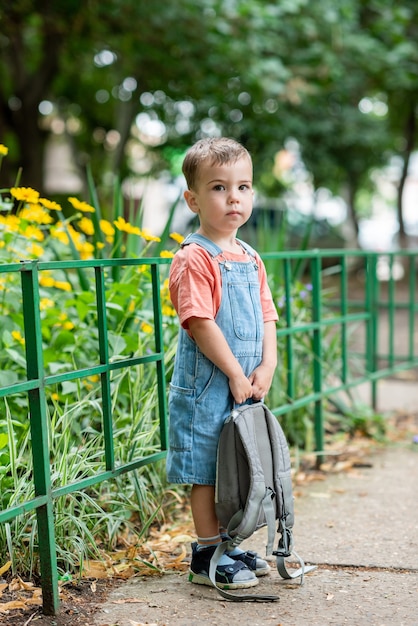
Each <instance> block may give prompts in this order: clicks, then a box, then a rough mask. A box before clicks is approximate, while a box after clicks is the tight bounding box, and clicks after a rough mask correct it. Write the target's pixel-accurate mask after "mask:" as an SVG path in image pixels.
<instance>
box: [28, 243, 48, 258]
mask: <svg viewBox="0 0 418 626" xmlns="http://www.w3.org/2000/svg"><path fill="white" fill-rule="evenodd" d="M43 253H44V249H43V247H42V246H40V245H39V244H38V243H33V244H32V245H31V246H30V247H29V248H28V254H30V255H31V256H34V257H36V258H37V259H39V257H41V256H42V255H43Z"/></svg>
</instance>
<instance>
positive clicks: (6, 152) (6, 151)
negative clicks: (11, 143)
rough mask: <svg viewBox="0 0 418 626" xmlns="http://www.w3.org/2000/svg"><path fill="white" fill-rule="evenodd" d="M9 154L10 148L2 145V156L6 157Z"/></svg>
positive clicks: (0, 154)
mask: <svg viewBox="0 0 418 626" xmlns="http://www.w3.org/2000/svg"><path fill="white" fill-rule="evenodd" d="M8 153H9V148H6V146H5V145H3V144H2V143H0V156H6V155H7V154H8Z"/></svg>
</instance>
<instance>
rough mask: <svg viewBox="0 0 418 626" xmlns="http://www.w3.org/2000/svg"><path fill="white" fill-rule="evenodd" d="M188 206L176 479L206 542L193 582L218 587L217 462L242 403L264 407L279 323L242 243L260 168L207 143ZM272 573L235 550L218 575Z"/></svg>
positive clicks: (180, 276) (227, 584)
mask: <svg viewBox="0 0 418 626" xmlns="http://www.w3.org/2000/svg"><path fill="white" fill-rule="evenodd" d="M183 173H184V176H185V178H186V182H187V186H188V189H187V191H185V193H184V197H185V200H186V202H187V204H188V206H189V208H190V210H191V211H192V212H193V213H196V214H197V215H198V217H199V224H200V226H199V229H198V230H197V233H195V234H193V235H189V237H187V238H186V239H185V241H184V242H183V244H182V248H181V249H180V250H179V251H178V252H177V254H176V255H175V257H174V259H173V263H172V266H171V270H170V295H171V299H172V302H173V306H174V307H175V309H176V311H177V313H178V315H179V320H180V324H181V329H180V335H179V345H178V349H177V353H176V359H175V365H174V373H173V378H172V381H171V386H170V394H169V413H170V426H169V438H170V446H169V451H168V456H167V477H168V480H169V481H170V482H174V483H182V484H191V485H192V490H191V509H192V516H193V522H194V525H195V530H196V534H197V542H196V543H193V544H192V561H191V565H190V575H189V580H190V581H191V582H193V583H197V584H205V585H211V583H210V580H209V563H210V559H211V557H212V555H213V553H214V551H215V549H216V546H217V545H218V544H219V543H220V542H221V541H222V533H223V532H225V531H224V529H222V528H220V527H219V522H218V520H217V518H216V513H215V488H214V485H215V478H216V454H217V445H218V440H219V434H220V430H221V428H222V425H223V423H224V421H225V419H226V418H227V416H228V415H229V414H230V412H231V410H232V409H233V407H234V405H235V404H236V405H239V404H244V403H250V402H252V401H259V400H261V399H262V398H263V397H264V396H265V395H266V394H267V392H268V390H269V388H270V385H271V382H272V379H273V374H274V370H275V367H276V364H277V346H276V324H275V322H276V320H277V313H276V310H275V307H274V304H273V300H272V296H271V292H270V289H269V287H268V285H267V277H266V271H265V268H264V265H263V263H262V261H261V259H260V257H259V256H258V254H257V253H256V252H255V251H254V250H253V249H252V248H251V247H250V246H248V245H247V244H245V243H244V242H242V241H240V240H238V239H237V238H236V235H237V231H238V228H239V227H240V226H242V225H243V224H245V222H247V220H248V219H249V217H250V215H251V212H252V207H253V193H254V192H253V187H252V177H253V173H252V161H251V157H250V155H249V153H248V152H247V150H246V149H245V148H244V147H243V146H242V145H241V144H239V143H237V142H236V141H234V140H232V139H228V138H212V139H202V140H200V141H198V142H197V143H196V144H195V145H194V146H192V147H191V148H190V149H189V151H188V152H187V154H186V157H185V159H184V163H183ZM269 569H270V568H269V566H268V564H267V563H266V561H264V560H263V559H261V558H260V557H259V556H258V555H257V554H256V553H254V552H251V551H247V552H244V551H242V550H240V549H239V548H235V550H234V551H233V552H230V553H228V554H227V555H224V556H223V557H222V558H221V560H220V563H219V566H218V568H217V570H216V581H217V584H218V585H219V586H220V587H223V588H228V589H240V588H246V587H252V586H254V585H256V584H257V583H258V580H257V578H256V576H260V575H263V574H266V573H267V572H268V570H269Z"/></svg>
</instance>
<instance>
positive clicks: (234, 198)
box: [228, 189, 239, 204]
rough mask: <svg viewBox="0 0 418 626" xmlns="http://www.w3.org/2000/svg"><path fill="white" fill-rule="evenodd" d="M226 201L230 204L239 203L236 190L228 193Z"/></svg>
mask: <svg viewBox="0 0 418 626" xmlns="http://www.w3.org/2000/svg"><path fill="white" fill-rule="evenodd" d="M228 200H229V202H230V203H231V204H234V203H235V202H238V201H239V197H238V189H231V190H230V191H229V197H228Z"/></svg>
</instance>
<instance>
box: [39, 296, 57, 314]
mask: <svg viewBox="0 0 418 626" xmlns="http://www.w3.org/2000/svg"><path fill="white" fill-rule="evenodd" d="M53 306H54V301H53V300H51V298H41V299H40V301H39V308H40V309H41V311H45V310H46V309H50V308H52V307H53Z"/></svg>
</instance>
